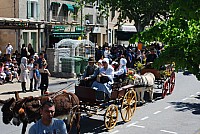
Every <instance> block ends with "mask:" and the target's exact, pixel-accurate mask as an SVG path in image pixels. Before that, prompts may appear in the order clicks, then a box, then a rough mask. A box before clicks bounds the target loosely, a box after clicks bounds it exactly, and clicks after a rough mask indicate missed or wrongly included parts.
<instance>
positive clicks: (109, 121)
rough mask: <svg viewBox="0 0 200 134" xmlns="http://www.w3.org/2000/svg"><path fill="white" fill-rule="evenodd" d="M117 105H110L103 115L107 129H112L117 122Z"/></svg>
mask: <svg viewBox="0 0 200 134" xmlns="http://www.w3.org/2000/svg"><path fill="white" fill-rule="evenodd" d="M117 118H118V107H117V106H116V105H114V104H112V105H110V106H109V107H108V108H107V110H106V113H105V116H104V123H105V126H106V128H107V129H112V128H114V127H115V125H116V124H117Z"/></svg>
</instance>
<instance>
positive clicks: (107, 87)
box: [92, 58, 114, 97]
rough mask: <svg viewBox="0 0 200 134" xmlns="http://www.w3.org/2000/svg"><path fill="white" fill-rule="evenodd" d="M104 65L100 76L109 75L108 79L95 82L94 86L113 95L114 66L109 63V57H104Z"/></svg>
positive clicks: (100, 70)
mask: <svg viewBox="0 0 200 134" xmlns="http://www.w3.org/2000/svg"><path fill="white" fill-rule="evenodd" d="M102 64H103V67H102V68H100V69H99V77H108V81H107V82H105V83H100V82H97V81H95V82H93V84H92V88H93V89H95V90H97V91H102V92H104V93H106V94H107V95H108V97H111V92H112V87H111V84H113V78H114V68H113V67H112V66H111V65H110V64H109V59H108V58H104V59H103V60H102Z"/></svg>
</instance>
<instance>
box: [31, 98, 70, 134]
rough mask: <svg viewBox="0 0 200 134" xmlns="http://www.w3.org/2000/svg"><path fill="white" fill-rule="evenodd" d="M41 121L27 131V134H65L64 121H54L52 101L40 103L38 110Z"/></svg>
mask: <svg viewBox="0 0 200 134" xmlns="http://www.w3.org/2000/svg"><path fill="white" fill-rule="evenodd" d="M40 114H41V117H42V118H41V119H40V120H39V121H37V122H36V123H35V124H34V125H33V126H31V128H30V129H29V132H28V133H29V134H67V128H66V125H65V123H64V121H62V120H59V119H55V118H53V117H54V114H55V105H54V103H53V101H46V102H43V103H42V107H41V109H40Z"/></svg>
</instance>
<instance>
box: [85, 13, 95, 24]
mask: <svg viewBox="0 0 200 134" xmlns="http://www.w3.org/2000/svg"><path fill="white" fill-rule="evenodd" d="M85 24H86V25H88V24H93V15H89V14H88V15H85Z"/></svg>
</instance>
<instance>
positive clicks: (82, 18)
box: [81, 0, 83, 40]
mask: <svg viewBox="0 0 200 134" xmlns="http://www.w3.org/2000/svg"><path fill="white" fill-rule="evenodd" d="M82 29H83V0H81V40H82V39H83V30H82Z"/></svg>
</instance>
